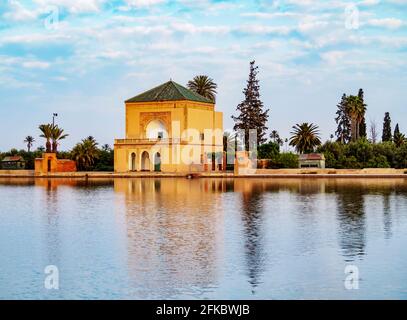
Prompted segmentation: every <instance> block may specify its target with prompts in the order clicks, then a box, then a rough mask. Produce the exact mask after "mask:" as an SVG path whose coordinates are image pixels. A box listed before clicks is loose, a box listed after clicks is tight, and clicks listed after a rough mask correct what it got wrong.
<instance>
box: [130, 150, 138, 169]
mask: <svg viewBox="0 0 407 320" xmlns="http://www.w3.org/2000/svg"><path fill="white" fill-rule="evenodd" d="M130 170H131V171H136V170H137V169H136V154H135V153H134V152H133V153H132V154H131V163H130Z"/></svg>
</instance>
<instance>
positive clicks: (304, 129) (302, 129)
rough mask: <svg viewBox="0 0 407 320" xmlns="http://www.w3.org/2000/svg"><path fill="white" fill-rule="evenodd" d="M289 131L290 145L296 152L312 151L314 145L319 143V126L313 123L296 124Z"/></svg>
mask: <svg viewBox="0 0 407 320" xmlns="http://www.w3.org/2000/svg"><path fill="white" fill-rule="evenodd" d="M293 129H294V130H293V132H291V135H292V136H291V138H290V146H293V147H294V148H295V150H297V152H298V153H300V154H302V153H310V152H313V151H314V149H315V147H317V146H319V145H321V139H320V137H319V128H318V126H316V125H315V124H313V123H307V122H306V123H302V124H296V125H295V126H294V127H293Z"/></svg>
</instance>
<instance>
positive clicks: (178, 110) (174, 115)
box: [114, 101, 223, 172]
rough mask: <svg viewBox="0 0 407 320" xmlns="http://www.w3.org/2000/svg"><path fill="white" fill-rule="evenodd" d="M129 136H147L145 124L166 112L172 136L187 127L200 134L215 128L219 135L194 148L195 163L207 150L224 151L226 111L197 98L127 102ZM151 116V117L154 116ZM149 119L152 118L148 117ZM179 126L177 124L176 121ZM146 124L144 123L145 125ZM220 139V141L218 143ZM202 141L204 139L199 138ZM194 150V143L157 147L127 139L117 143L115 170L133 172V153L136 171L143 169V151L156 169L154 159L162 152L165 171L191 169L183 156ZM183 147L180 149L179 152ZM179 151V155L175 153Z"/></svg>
mask: <svg viewBox="0 0 407 320" xmlns="http://www.w3.org/2000/svg"><path fill="white" fill-rule="evenodd" d="M125 108H126V129H125V130H126V132H125V138H126V139H145V138H146V132H145V130H142V128H143V127H144V125H145V124H146V123H148V122H149V121H152V120H154V113H157V114H161V115H163V114H165V115H164V116H162V117H163V118H164V119H165V121H166V122H167V123H166V124H167V125H168V127H167V131H168V135H169V137H170V138H181V136H182V134H183V133H184V132H185V130H187V129H196V130H198V131H199V133H205V129H209V130H215V129H218V130H217V131H216V135H217V138H216V139H215V138H212V139H209V141H208V140H207V139H205V141H204V143H205V144H206V146H205V147H204V146H199V148H196V149H193V151H194V152H193V157H192V159H191V161H192V162H193V164H200V162H201V154H202V153H204V152H221V151H222V150H223V146H222V143H223V139H222V135H223V114H222V113H221V112H216V111H215V105H214V104H209V103H199V102H193V101H164V102H142V103H126V106H125ZM150 118H151V119H150ZM146 119H148V120H146ZM174 122H175V123H177V125H179V128H175V127H173V126H174V125H175V124H174ZM141 124H142V125H141ZM215 141H217V143H215ZM197 142H198V143H199V144H201V143H202V142H201V141H200V140H199V141H197ZM190 149H192V148H191V146H190V145H185V144H182V143H181V145H177V146H175V150H174V147H173V145H160V146H156V147H154V148H153V144H148V143H146V142H145V141H144V142H142V141H137V140H134V141H131V140H130V141H128V142H127V141H126V144H118V143H116V144H115V159H114V160H115V171H116V172H129V171H130V170H131V154H132V153H133V152H134V153H135V154H136V170H137V171H140V170H141V154H142V152H143V151H147V152H148V153H149V157H150V162H151V165H150V169H151V170H153V169H154V165H153V159H154V155H155V154H156V153H157V152H160V154H161V159H162V165H161V171H162V172H189V171H190V165H189V164H186V163H180V158H179V155H181V154H183V153H187V151H188V150H190ZM177 150H179V151H178V152H176V151H177ZM174 152H176V154H177V155H176V156H175V157H174V156H173V153H174Z"/></svg>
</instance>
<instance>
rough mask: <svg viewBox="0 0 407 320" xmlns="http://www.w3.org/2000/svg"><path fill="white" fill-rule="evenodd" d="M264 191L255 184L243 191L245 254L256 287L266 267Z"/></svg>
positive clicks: (250, 278)
mask: <svg viewBox="0 0 407 320" xmlns="http://www.w3.org/2000/svg"><path fill="white" fill-rule="evenodd" d="M262 197H263V193H262V190H261V189H260V188H259V187H257V186H256V185H253V188H252V190H251V191H249V192H243V193H242V219H243V224H244V233H245V254H246V260H247V261H246V262H247V265H248V272H249V282H250V284H251V285H252V287H253V293H254V289H255V288H256V287H257V286H258V285H259V283H260V277H261V273H262V271H263V267H264V261H265V253H264V251H263V246H262V233H261V227H262V224H263V201H262V200H263V198H262Z"/></svg>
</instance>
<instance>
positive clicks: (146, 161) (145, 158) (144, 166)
mask: <svg viewBox="0 0 407 320" xmlns="http://www.w3.org/2000/svg"><path fill="white" fill-rule="evenodd" d="M141 171H150V156H149V155H148V152H147V151H144V152H143V153H142V155H141Z"/></svg>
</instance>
